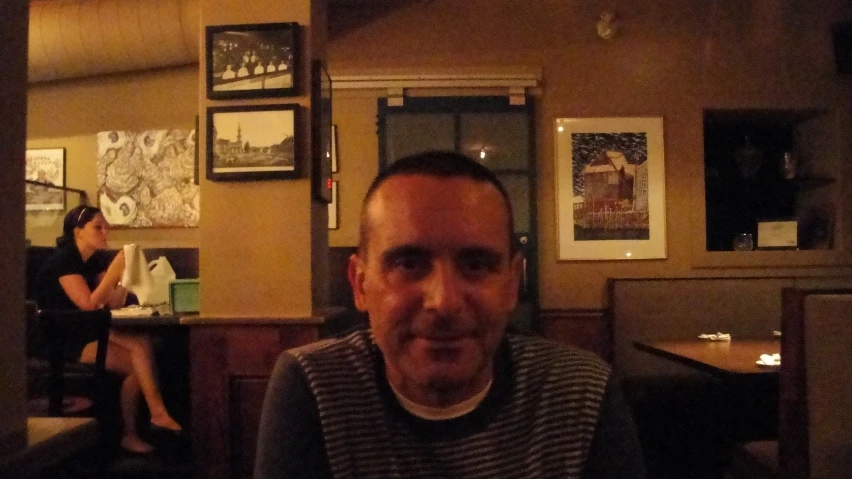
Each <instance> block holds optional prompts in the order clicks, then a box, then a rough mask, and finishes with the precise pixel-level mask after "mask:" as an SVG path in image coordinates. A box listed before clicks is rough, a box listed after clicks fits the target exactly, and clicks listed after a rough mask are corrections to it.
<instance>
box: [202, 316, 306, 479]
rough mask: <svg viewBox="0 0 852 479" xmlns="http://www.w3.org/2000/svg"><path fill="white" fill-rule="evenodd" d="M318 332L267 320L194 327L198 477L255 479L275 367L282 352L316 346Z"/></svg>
mask: <svg viewBox="0 0 852 479" xmlns="http://www.w3.org/2000/svg"><path fill="white" fill-rule="evenodd" d="M318 327H319V324H310V323H304V322H303V323H289V324H287V323H284V324H282V323H281V322H278V323H277V324H275V323H269V322H266V321H258V323H257V324H250V323H249V322H240V323H238V324H220V325H213V324H209V323H208V324H204V325H194V326H192V327H190V367H191V375H190V378H191V404H192V408H191V409H192V427H191V430H192V455H193V461H194V469H195V474H194V476H193V477H196V478H217V479H218V478H248V477H251V469H252V466H253V464H254V452H255V442H256V441H257V427H258V424H259V421H260V414H261V406H262V404H263V395H264V392H265V391H266V382H267V381H268V379H269V376H270V374H271V373H272V368H273V367H274V366H275V362H276V360H277V359H278V356H279V355H280V354H281V352H282V351H284V350H286V349H290V348H294V347H297V346H302V345H304V344H308V343H311V342H314V341H316V340H317V338H318Z"/></svg>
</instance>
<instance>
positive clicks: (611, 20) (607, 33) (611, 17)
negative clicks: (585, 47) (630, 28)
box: [597, 10, 621, 40]
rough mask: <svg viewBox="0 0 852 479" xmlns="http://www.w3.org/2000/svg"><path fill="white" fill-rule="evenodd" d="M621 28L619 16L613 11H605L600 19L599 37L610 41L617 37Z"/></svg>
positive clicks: (598, 25)
mask: <svg viewBox="0 0 852 479" xmlns="http://www.w3.org/2000/svg"><path fill="white" fill-rule="evenodd" d="M620 27H621V23H620V22H619V20H618V16H617V15H616V14H615V12H613V11H612V10H604V12H603V13H601V16H600V17H599V18H598V24H597V30H598V36H599V37H601V38H603V39H604V40H609V39H610V38H612V37H614V36H616V35H617V34H618V30H619V28H620Z"/></svg>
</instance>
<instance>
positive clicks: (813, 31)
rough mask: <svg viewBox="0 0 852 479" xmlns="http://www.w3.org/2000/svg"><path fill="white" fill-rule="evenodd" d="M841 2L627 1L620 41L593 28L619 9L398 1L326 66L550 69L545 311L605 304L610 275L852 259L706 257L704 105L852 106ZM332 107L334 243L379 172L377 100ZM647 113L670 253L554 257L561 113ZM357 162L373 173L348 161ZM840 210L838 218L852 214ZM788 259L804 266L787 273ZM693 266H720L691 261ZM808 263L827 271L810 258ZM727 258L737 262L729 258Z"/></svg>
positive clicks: (541, 120) (541, 170) (541, 156)
mask: <svg viewBox="0 0 852 479" xmlns="http://www.w3.org/2000/svg"><path fill="white" fill-rule="evenodd" d="M843 4H844V2H842V1H839V0H821V1H818V2H816V4H811V5H809V6H808V7H804V6H801V7H799V6H797V5H798V3H797V2H792V1H785V2H778V1H776V0H755V1H752V2H726V1H721V0H717V1H704V0H686V1H684V0H660V1H655V2H644V1H638V0H634V1H626V2H619V4H618V7H617V13H618V15H619V17H620V18H621V20H622V34H621V35H620V36H618V37H616V38H615V39H613V40H611V41H608V42H607V41H603V40H601V39H599V38H598V37H597V36H596V35H595V21H596V19H597V16H598V15H599V14H600V13H601V11H603V10H604V9H606V8H609V7H610V6H611V3H610V2H604V1H590V2H552V1H541V2H528V1H523V0H505V1H501V2H494V1H492V0H466V1H462V0H438V1H435V2H427V3H425V4H416V5H412V6H409V7H405V8H402V9H400V10H398V11H396V12H394V13H392V14H390V15H388V16H386V17H383V18H380V19H378V20H376V21H374V22H373V23H370V24H368V25H365V26H363V27H361V28H359V29H355V30H352V31H350V32H348V33H347V34H345V35H344V36H342V37H340V38H336V39H335V40H334V42H333V43H332V45H331V49H330V52H329V63H330V65H331V68H332V72H333V73H336V74H353V73H370V72H378V73H392V72H404V71H417V70H418V69H419V70H421V71H422V70H424V69H428V70H435V69H440V68H450V69H458V68H460V67H463V68H466V69H468V70H473V71H481V72H490V71H494V70H497V69H500V68H505V67H507V66H520V67H527V68H529V69H532V70H535V69H541V70H542V71H543V78H542V88H541V95H540V97H539V98H536V108H537V118H536V129H537V134H536V141H537V153H538V158H537V160H538V188H539V189H538V202H537V203H538V205H539V210H538V218H539V245H540V250H539V262H540V272H541V273H540V278H539V281H540V290H541V296H540V302H541V306H542V307H544V308H583V307H590V308H596V307H601V306H602V305H604V304H605V297H604V294H605V291H604V288H605V280H606V278H607V277H629V276H682V275H713V276H719V275H721V276H730V275H734V274H742V275H788V274H842V273H845V274H849V272H850V270H849V268H837V267H834V266H833V265H834V264H836V263H837V261H838V255H834V254H827V255H826V254H824V253H823V252H802V253H799V252H791V253H790V254H786V252H785V253H781V254H763V253H764V252H755V253H749V255H751V256H750V257H749V258H748V261H747V262H746V264H745V266H749V267H747V268H743V267H742V266H743V265H740V264H739V263H740V262H741V261H740V259H739V258H733V259H731V257H730V256H729V255H725V254H722V255H717V256H711V257H710V258H709V259H708V258H707V255H706V254H704V253H703V251H702V250H703V248H704V240H703V236H704V217H703V210H704V203H703V201H704V200H703V196H704V195H703V191H704V190H703V188H704V185H703V175H704V170H703V133H702V110H703V109H704V108H823V109H826V110H829V111H832V112H836V111H849V109H850V89H849V88H848V87H844V86H843V85H842V82H843V79H842V78H841V77H839V76H838V75H836V74H835V73H834V64H833V60H832V56H831V55H832V50H831V44H830V38H829V31H830V30H829V25H830V24H831V22H832V21H836V19H838V18H847V17H848V16H849V12H848V7H841V6H842V5H843ZM844 8H845V10H844ZM334 110H335V122H336V123H337V124H338V128H339V132H338V133H339V135H340V149H341V155H342V159H341V172H340V174H339V176H340V181H341V187H340V188H341V192H342V193H341V197H342V200H343V203H344V204H342V206H341V221H342V227H341V230H340V231H337V232H332V233H331V235H330V238H331V243H332V245H344V244H354V243H355V242H356V241H357V237H356V234H355V232H354V231H355V230H354V225H353V222H357V213H355V214H353V212H352V208H354V205H355V204H357V201H358V200H357V198H358V195H359V194H361V193H362V192H363V190H364V189H365V188H366V186H365V185H364V182H365V181H369V177H370V176H371V174H372V173H373V172H374V171H375V169H374V166H373V165H375V163H376V158H375V155H376V152H377V147H376V146H375V135H374V131H375V112H376V107H375V102H374V101H373V102H371V101H370V100H369V99H366V98H352V97H351V96H350V94H338V95H337V96H336V97H335V105H334ZM648 115H653V116H662V117H663V118H664V120H665V142H666V144H665V147H666V185H667V188H666V206H667V212H666V214H667V231H668V233H667V238H668V258H667V259H666V260H645V261H633V262H624V261H622V262H616V261H597V262H562V261H557V259H556V257H557V237H556V221H555V216H556V211H555V206H554V205H555V191H554V190H555V185H554V166H553V160H552V159H553V157H554V148H553V143H554V137H553V132H552V130H551V128H552V126H551V125H552V121H553V119H554V118H558V117H607V116H648ZM836 116H837V118H838V120H837V122H836V123H835V124H834V126H835V128H836V129H837V130H836V131H838V132H841V131H846V132H848V131H850V129H849V123H848V118H844V117H845V116H846V115H844V114H842V113H841V114H838V115H836ZM836 143H837V145H836V148H835V151H836V153H837V155H835V157H834V158H829V159H827V160H828V162H829V163H830V164H831V166H830V167H829V169H830V170H832V172H833V173H834V174H835V175H836V176H839V177H840V178H841V181H839V182H838V183H837V186H835V188H837V189H838V190H839V191H845V192H849V191H852V190H850V189H849V179H848V173H846V171H845V170H846V169H844V168H842V164H843V163H842V160H843V159H845V158H848V156H849V151H850V148H849V141H848V139H844V138H837V139H836ZM356 161H366V162H367V163H369V164H370V166H363V165H362V166H361V167H360V168H358V169H354V168H352V164H353V163H354V162H356ZM847 169H848V168H847ZM349 175H352V177H351V179H350V176H349ZM843 175H847V176H843ZM350 202H352V203H351V204H350ZM845 208H846V209H845V210H841V212H840V213H841V214H843V212H844V211H845V212H852V209H849V207H848V205H847V206H845ZM843 238H844V240H843V244H842V245H840V246H841V247H843V248H845V249H846V250H847V251H848V250H852V242H850V241H849V238H850V236H849V235H848V232H846V233H845V236H844V237H843ZM841 259H844V258H841ZM792 263H796V267H795V268H792V267H778V266H779V265H780V264H785V265H786V264H792ZM699 264H701V265H704V266H714V267H713V268H705V267H702V268H699V269H696V268H694V266H696V265H699ZM812 264H824V265H827V266H829V267H808V266H809V265H812ZM726 265H731V266H732V267H730V268H726V267H720V266H726ZM734 266H735V267H734ZM766 266H770V267H769V268H767V267H766Z"/></svg>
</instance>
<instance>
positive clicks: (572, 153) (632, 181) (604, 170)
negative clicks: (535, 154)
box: [554, 118, 666, 260]
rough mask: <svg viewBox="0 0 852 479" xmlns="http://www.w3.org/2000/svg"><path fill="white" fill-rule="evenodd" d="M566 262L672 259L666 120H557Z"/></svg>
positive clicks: (559, 210) (559, 196) (559, 212)
mask: <svg viewBox="0 0 852 479" xmlns="http://www.w3.org/2000/svg"><path fill="white" fill-rule="evenodd" d="M554 137H555V138H556V201H557V208H556V211H557V229H558V238H559V245H558V246H559V248H558V252H559V256H558V259H559V260H630V259H655V258H665V257H666V201H665V193H666V191H665V190H666V185H665V168H664V159H665V154H664V149H663V119H662V118H557V119H556V120H555V122H554Z"/></svg>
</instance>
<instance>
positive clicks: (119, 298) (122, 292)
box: [107, 283, 127, 309]
mask: <svg viewBox="0 0 852 479" xmlns="http://www.w3.org/2000/svg"><path fill="white" fill-rule="evenodd" d="M126 301H127V288H125V287H124V286H123V285H122V284H121V283H118V284H117V285H115V288H114V289H113V290H112V294H111V295H110V297H109V300H108V301H107V307H109V309H118V308H123V307H124V303H125V302H126Z"/></svg>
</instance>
